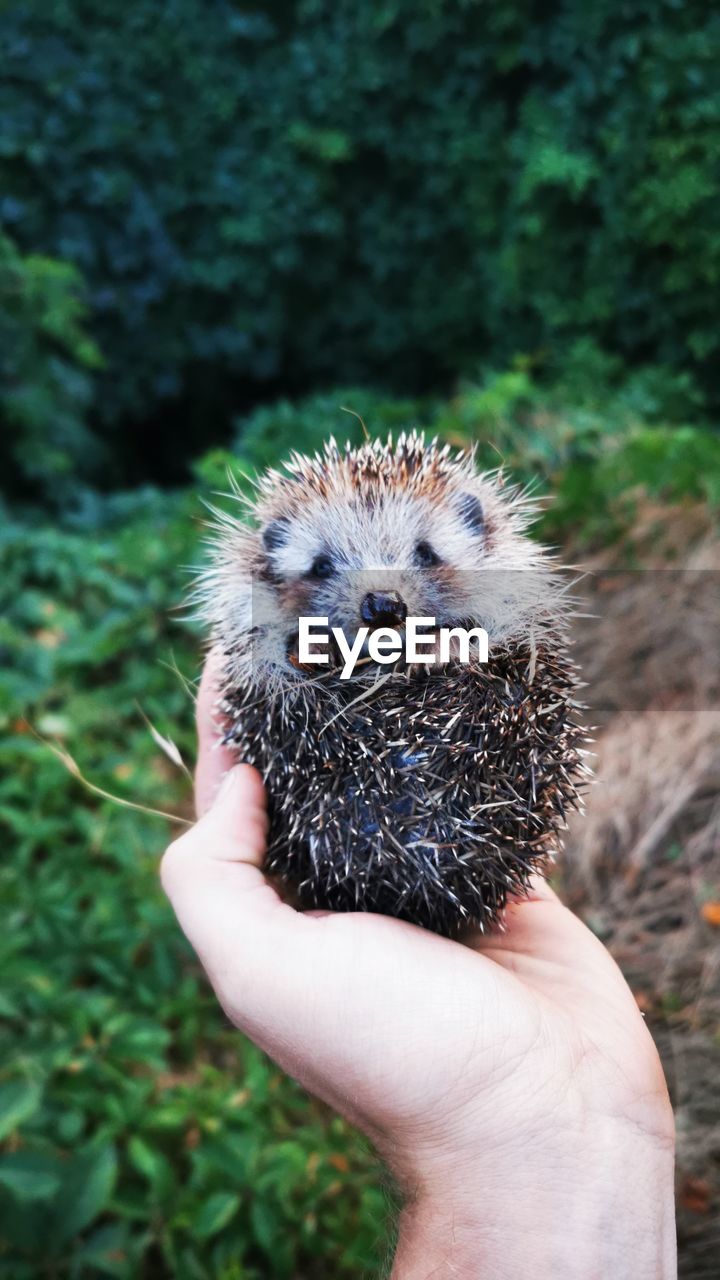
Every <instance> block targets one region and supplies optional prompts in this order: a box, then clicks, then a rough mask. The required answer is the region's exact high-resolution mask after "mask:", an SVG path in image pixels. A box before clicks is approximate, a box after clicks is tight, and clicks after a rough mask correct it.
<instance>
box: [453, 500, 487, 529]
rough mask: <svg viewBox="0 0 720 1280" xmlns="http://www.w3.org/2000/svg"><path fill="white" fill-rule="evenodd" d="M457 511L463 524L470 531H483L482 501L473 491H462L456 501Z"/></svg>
mask: <svg viewBox="0 0 720 1280" xmlns="http://www.w3.org/2000/svg"><path fill="white" fill-rule="evenodd" d="M457 513H458V515H459V516H460V519H461V520H462V522H463V524H464V525H466V527H467V528H468V529H469V530H470V532H471V533H474V534H481V533H483V532H484V531H485V515H484V512H483V509H482V503H481V502H480V499H479V498H476V497H475V494H474V493H462V494H461V495H460V498H459V499H458V503H457Z"/></svg>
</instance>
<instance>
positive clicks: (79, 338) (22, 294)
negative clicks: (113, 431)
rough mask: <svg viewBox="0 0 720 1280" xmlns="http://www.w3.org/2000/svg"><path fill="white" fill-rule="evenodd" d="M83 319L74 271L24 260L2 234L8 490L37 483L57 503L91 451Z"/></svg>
mask: <svg viewBox="0 0 720 1280" xmlns="http://www.w3.org/2000/svg"><path fill="white" fill-rule="evenodd" d="M86 318H87V316H86V308H85V304H84V302H83V299H82V292H81V279H80V274H79V272H78V271H77V270H76V268H74V267H72V266H69V265H68V264H67V263H62V262H55V261H54V260H53V259H51V258H45V257H41V256H39V255H37V254H30V255H28V256H27V257H23V256H22V255H21V254H20V252H19V251H18V249H17V248H16V246H15V245H14V244H13V243H12V241H11V240H9V239H8V237H7V236H5V235H3V234H2V232H0V420H2V421H3V430H2V432H1V433H0V470H1V471H2V473H3V474H4V476H5V482H6V484H8V482H9V483H10V486H11V487H17V486H18V485H21V483H22V482H26V483H27V482H29V481H36V482H37V481H40V482H41V483H42V484H43V485H44V486H45V488H46V490H47V491H48V492H50V493H52V495H53V497H54V498H55V499H59V500H61V499H62V498H63V496H67V495H68V494H69V493H70V492H71V491H72V489H73V488H74V487H75V486H76V484H77V480H76V476H75V474H74V468H76V467H77V466H78V465H80V464H81V463H83V459H84V464H83V465H85V466H86V469H89V468H88V463H91V462H92V455H93V453H95V454H96V455H97V448H96V446H95V445H94V444H93V440H92V437H91V436H90V435H89V433H88V431H87V428H86V421H85V419H86V413H87V410H88V406H89V403H90V401H91V398H92V389H93V382H92V374H93V372H94V371H95V370H97V369H98V368H99V367H100V365H101V363H102V362H101V358H100V353H99V351H98V349H97V347H96V345H95V343H94V342H92V341H91V339H90V338H89V337H88V336H87V333H86V328H85V322H86ZM88 454H89V456H88ZM13 482H14V483H13Z"/></svg>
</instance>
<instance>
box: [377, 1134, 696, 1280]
mask: <svg viewBox="0 0 720 1280" xmlns="http://www.w3.org/2000/svg"><path fill="white" fill-rule="evenodd" d="M553 1145H554V1150H553V1151H552V1152H551V1153H549V1152H548V1149H547V1144H546V1145H545V1146H544V1148H543V1161H542V1165H538V1164H537V1163H536V1162H535V1160H534V1159H533V1151H532V1147H533V1142H532V1135H528V1143H527V1147H526V1148H524V1149H522V1150H519V1151H518V1152H516V1153H515V1156H514V1158H513V1157H512V1156H510V1158H508V1156H509V1153H505V1154H504V1155H503V1156H502V1157H501V1158H497V1159H493V1157H492V1155H490V1156H489V1157H487V1158H486V1160H485V1161H484V1164H485V1166H486V1172H483V1170H482V1168H475V1169H469V1170H466V1174H465V1176H464V1177H462V1176H461V1177H458V1170H454V1171H453V1170H451V1169H450V1167H449V1166H448V1167H446V1168H445V1169H444V1171H442V1173H441V1166H438V1167H436V1168H434V1169H433V1171H432V1173H431V1174H429V1175H428V1176H427V1177H426V1178H425V1179H423V1180H421V1181H420V1182H419V1183H418V1186H417V1190H416V1192H415V1193H414V1194H413V1195H410V1196H409V1197H408V1199H407V1203H406V1205H405V1208H404V1209H403V1212H402V1214H401V1217H400V1222H399V1238H398V1247H397V1252H396V1256H395V1263H394V1267H393V1271H392V1280H426V1277H428V1276H430V1275H432V1276H435V1275H437V1276H438V1277H440V1276H443V1275H448V1276H452V1277H453V1280H485V1277H488V1280H489V1278H492V1280H516V1278H517V1276H520V1275H531V1276H533V1277H537V1280H545V1277H547V1280H550V1278H551V1277H552V1280H675V1277H676V1275H677V1269H676V1248H675V1215H674V1190H673V1142H672V1136H671V1134H670V1133H667V1134H665V1136H664V1137H662V1138H661V1137H659V1136H658V1135H655V1134H653V1135H645V1134H637V1133H632V1132H628V1131H627V1130H626V1129H625V1128H624V1126H623V1125H622V1124H620V1123H619V1122H612V1121H605V1122H604V1123H602V1124H600V1125H599V1126H595V1127H594V1128H593V1129H592V1130H590V1129H589V1130H588V1131H586V1132H583V1134H582V1135H581V1141H578V1140H577V1137H575V1138H568V1136H567V1135H565V1134H558V1135H557V1142H556V1143H554V1144H553Z"/></svg>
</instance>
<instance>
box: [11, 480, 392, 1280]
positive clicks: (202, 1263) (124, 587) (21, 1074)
mask: <svg viewBox="0 0 720 1280" xmlns="http://www.w3.org/2000/svg"><path fill="white" fill-rule="evenodd" d="M200 511H201V508H200V507H199V504H198V502H197V500H196V499H195V497H194V496H193V497H192V498H185V497H182V496H181V497H175V498H163V497H162V495H160V494H158V493H151V492H146V493H145V494H144V495H140V496H139V497H136V498H133V499H131V500H125V501H120V500H113V501H112V502H110V503H108V504H107V509H105V510H104V511H102V512H100V513H97V512H96V513H95V515H96V516H97V515H98V514H100V515H102V516H103V518H104V519H103V522H102V523H101V524H100V525H96V526H95V527H92V526H88V527H87V528H84V529H78V530H77V531H71V530H58V529H53V528H49V527H38V528H35V527H29V526H23V525H20V524H16V523H12V522H10V521H6V523H5V524H4V526H3V529H2V532H1V533H0V581H1V582H2V609H1V610H0V616H1V619H2V620H1V621H0V649H1V650H2V658H3V661H2V675H1V676H0V830H2V832H3V841H4V847H5V848H7V845H8V843H9V844H10V845H11V847H12V850H13V855H12V858H4V859H3V866H2V869H0V898H1V899H2V902H3V915H4V921H5V924H4V928H3V933H2V938H0V967H1V968H2V973H3V984H2V993H0V1062H1V1063H2V1068H1V1069H0V1241H2V1244H1V1245H0V1276H2V1277H7V1280H41V1278H43V1277H45V1278H46V1280H60V1278H63V1280H64V1278H67V1280H70V1278H71V1277H72V1280H86V1278H87V1280H90V1278H91V1277H92V1278H95V1277H99V1276H106V1275H107V1276H116V1277H122V1278H127V1280H140V1278H141V1277H147V1280H159V1277H168V1280H170V1278H172V1280H264V1277H266V1276H268V1275H270V1274H272V1275H273V1276H277V1277H278V1278H279V1280H280V1278H281V1277H287V1278H288V1280H289V1278H290V1277H293V1276H298V1275H302V1276H303V1277H308V1280H310V1278H311V1277H315V1278H316V1280H325V1277H327V1276H329V1275H333V1276H338V1277H341V1276H359V1275H360V1274H362V1273H363V1272H364V1273H366V1274H367V1273H368V1272H369V1271H373V1270H374V1269H375V1267H376V1265H377V1258H378V1249H379V1248H381V1247H382V1241H383V1239H384V1234H385V1228H386V1219H387V1215H388V1207H387V1205H386V1200H385V1196H384V1193H383V1190H382V1188H381V1185H380V1183H379V1180H378V1177H377V1171H376V1166H375V1162H374V1160H373V1159H372V1157H371V1156H370V1155H369V1153H368V1152H367V1150H366V1148H365V1145H364V1144H363V1143H361V1142H359V1141H358V1140H357V1139H354V1138H353V1135H352V1134H351V1133H350V1131H349V1129H348V1127H347V1126H346V1125H345V1124H343V1123H342V1122H341V1121H340V1120H338V1119H335V1118H333V1117H330V1116H328V1114H327V1113H326V1112H325V1111H324V1110H323V1109H322V1108H321V1107H319V1106H316V1105H315V1104H314V1103H313V1102H311V1101H310V1100H309V1099H308V1098H307V1097H305V1095H303V1094H302V1092H301V1091H300V1090H299V1089H297V1088H296V1087H295V1086H294V1085H292V1084H291V1083H290V1082H289V1081H287V1080H285V1079H283V1078H282V1077H281V1076H280V1074H279V1072H278V1071H277V1070H276V1069H275V1068H274V1067H273V1066H272V1065H271V1064H270V1063H269V1062H268V1061H267V1060H266V1059H265V1058H264V1057H263V1056H262V1055H261V1054H260V1053H259V1052H258V1051H257V1050H255V1049H254V1048H253V1047H252V1046H251V1045H249V1044H248V1043H247V1042H245V1041H243V1040H242V1038H241V1037H240V1036H239V1035H238V1034H237V1033H236V1032H235V1031H234V1030H233V1029H232V1028H231V1027H230V1026H229V1024H227V1023H226V1021H225V1019H224V1016H223V1014H222V1012H221V1011H220V1010H219V1008H218V1007H217V1005H216V1002H215V1000H214V999H213V997H212V995H211V993H210V991H209V988H208V987H207V984H206V983H205V981H204V980H203V979H202V977H201V974H200V972H199V969H198V965H197V963H196V962H195V960H194V958H193V957H192V955H191V953H190V951H189V948H188V947H187V946H186V944H185V943H184V941H183V939H182V937H181V935H180V933H179V930H178V928H177V925H176V922H175V920H174V918H173V915H172V912H171V910H170V908H169V906H168V904H167V902H166V901H165V900H164V899H163V896H162V894H161V892H160V889H159V885H158V879H157V864H158V858H159V854H160V852H161V850H162V849H163V847H164V846H165V844H166V843H167V842H168V840H169V838H170V836H171V834H172V830H173V828H172V824H170V823H169V822H166V821H163V820H162V819H159V818H156V817H152V816H150V815H148V814H145V813H142V812H138V811H136V810H134V809H128V808H122V807H119V806H118V805H117V804H114V803H112V802H110V801H107V800H103V799H101V798H100V797H99V796H98V795H97V794H95V793H89V792H87V791H86V790H85V789H84V788H83V786H82V784H81V783H80V781H79V780H78V779H76V778H75V777H73V776H72V774H71V773H69V772H68V771H67V769H66V768H65V766H64V765H63V763H62V762H61V760H59V759H58V758H57V757H56V756H55V755H54V754H53V753H52V751H51V750H50V748H49V746H47V745H46V742H50V743H52V744H54V745H55V746H57V747H58V748H59V749H60V750H62V751H64V752H69V753H70V755H71V756H72V757H73V759H75V760H77V762H78V764H79V766H80V768H81V769H82V770H83V772H84V774H86V775H87V777H88V778H89V779H90V780H91V782H92V783H93V785H94V786H97V787H100V788H103V789H105V790H107V791H109V792H112V793H113V794H114V795H117V796H119V797H120V798H121V799H124V800H127V801H130V802H132V803H139V804H144V805H149V806H152V807H154V808H162V809H166V810H169V811H170V812H175V813H178V814H180V815H183V816H185V817H188V816H189V815H190V813H191V803H190V786H189V783H188V781H187V779H186V778H185V776H184V775H183V773H182V772H181V771H180V770H177V769H175V768H174V766H173V765H172V764H171V762H170V761H169V760H168V759H167V757H166V756H165V754H164V753H163V751H162V750H161V749H160V748H159V746H158V745H157V742H156V740H155V739H153V737H152V736H151V734H150V732H149V730H148V728H147V725H146V722H145V720H144V719H143V716H146V717H147V718H148V720H149V721H150V722H151V723H152V725H153V726H154V727H155V728H156V730H157V731H158V732H160V733H162V734H163V735H166V736H167V737H169V738H171V739H172V740H173V741H174V742H175V743H176V745H177V746H178V748H179V749H180V751H181V752H182V754H183V756H184V757H185V758H186V759H187V760H189V761H192V758H193V752H194V733H193V708H192V689H190V690H188V688H187V686H186V683H185V682H186V680H187V679H189V680H192V679H194V677H195V674H196V671H197V666H198V662H199V653H198V650H199V646H198V643H197V639H196V637H194V636H193V634H192V632H191V631H190V630H189V629H188V627H187V626H182V625H179V624H178V622H177V620H175V621H173V620H172V614H171V610H172V608H173V606H174V605H175V604H177V602H178V601H179V600H180V599H181V598H182V594H183V592H184V590H185V588H186V585H187V583H186V575H185V574H184V573H183V572H182V571H181V570H180V568H179V566H180V565H182V564H183V563H189V562H191V561H192V560H193V559H194V558H195V557H196V556H197V554H198V552H197V542H198V534H199V528H198V516H199V513H200ZM176 668H179V670H180V672H182V675H180V676H179V675H178V674H177V670H176ZM36 733H38V734H40V735H41V736H42V738H43V739H44V740H45V741H39V740H38V739H37V737H36V736H35V735H36ZM176 830H177V829H176Z"/></svg>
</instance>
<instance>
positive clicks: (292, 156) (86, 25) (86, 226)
mask: <svg viewBox="0 0 720 1280" xmlns="http://www.w3.org/2000/svg"><path fill="white" fill-rule="evenodd" d="M0 39H1V40H2V47H3V50H4V59H5V67H6V72H7V74H6V76H5V77H4V79H3V84H2V86H1V87H0V113H1V114H2V119H3V139H2V145H1V146H0V189H1V190H2V192H3V196H2V199H1V200H0V218H1V219H2V221H3V222H4V224H5V225H6V226H7V227H8V228H9V229H10V230H11V232H12V234H13V235H14V236H15V237H16V239H17V241H18V243H19V244H20V245H21V246H22V249H23V252H33V253H42V254H46V255H50V256H52V257H53V258H59V259H61V260H63V261H67V262H69V263H72V264H74V266H75V267H77V268H78V269H80V270H81V271H82V272H83V275H84V276H85V278H86V279H87V281H88V283H89V288H90V294H89V297H90V303H91V308H92V328H93V333H94V334H95V335H96V337H97V340H98V342H99V344H100V347H101V349H102V350H103V352H104V353H105V356H106V359H107V367H106V370H105V373H104V375H103V377H102V379H101V380H100V382H99V384H98V394H97V397H96V399H95V403H94V419H95V421H96V423H97V424H98V426H99V429H102V430H103V431H104V432H107V431H109V430H110V428H111V427H113V426H114V429H115V431H116V442H115V453H116V460H117V462H118V465H119V470H120V472H121V473H122V465H123V454H124V453H125V454H127V453H128V451H130V452H131V451H132V450H133V449H134V451H135V456H134V463H135V465H136V466H141V464H142V460H143V458H145V459H146V458H147V456H148V454H149V452H150V451H151V450H152V441H153V438H155V437H159V438H161V440H162V445H163V448H164V450H165V451H166V452H169V453H172V454H173V456H174V455H175V454H177V452H178V451H180V452H182V450H183V439H182V433H183V432H184V433H185V436H186V438H187V441H188V443H187V444H186V446H185V456H187V454H188V453H189V452H190V448H191V447H195V446H196V445H197V442H198V439H199V436H200V434H201V433H202V432H204V431H206V424H207V422H208V421H212V420H214V419H217V420H218V421H219V422H222V421H227V420H228V419H229V417H230V416H231V415H232V414H233V412H236V410H237V404H236V398H237V395H238V392H239V391H240V392H241V393H242V394H246V393H247V388H248V385H251V386H252V385H254V386H255V387H256V388H257V387H258V386H261V385H268V384H269V385H271V386H272V387H275V386H277V385H278V384H279V385H281V386H285V387H290V388H293V387H297V386H303V387H308V386H328V385H336V384H337V383H338V382H348V381H351V382H353V381H359V382H361V383H368V382H371V381H374V382H375V383H376V384H377V383H379V384H381V385H385V386H388V387H390V388H392V389H394V390H395V391H397V390H398V388H405V389H410V390H412V391H414V392H417V391H418V390H426V389H429V388H433V387H434V388H437V387H438V386H441V385H442V384H443V383H445V382H447V381H448V380H450V379H452V378H453V377H454V376H455V375H456V374H457V373H458V372H460V373H463V374H465V375H471V376H472V375H475V374H476V373H477V365H478V361H480V362H481V363H482V365H483V367H485V366H487V367H488V368H502V367H504V366H505V365H506V364H507V363H508V362H509V361H511V360H512V359H513V358H514V357H515V356H516V355H517V354H518V353H529V354H530V355H531V357H532V359H533V360H534V361H535V363H536V364H537V366H538V367H541V368H544V369H545V370H546V371H547V372H548V374H552V373H553V371H555V372H557V371H558V370H560V369H561V368H562V366H563V363H564V361H565V357H566V354H567V353H568V351H570V350H571V349H572V348H573V347H574V346H575V344H577V342H578V341H580V342H583V341H586V340H587V339H592V341H593V342H594V343H595V345H596V347H597V349H598V350H600V351H601V352H603V353H604V354H605V355H606V356H609V357H620V358H621V361H623V362H631V363H632V364H633V365H634V366H639V365H646V364H649V365H653V366H656V367H657V366H663V367H666V368H667V369H669V370H670V371H672V372H673V374H675V375H683V376H684V378H685V388H686V391H687V392H688V393H689V394H690V395H691V396H692V395H694V394H695V392H694V390H693V388H697V387H699V388H700V389H701V391H702V392H703V393H704V394H705V395H706V396H709V397H710V399H711V401H712V402H713V403H714V404H715V405H717V403H718V399H719V393H720V383H719V382H718V372H717V371H718V368H719V367H720V364H719V362H718V360H717V350H718V334H717V325H716V322H715V312H716V292H717V281H718V278H719V275H720V235H719V234H718V230H717V220H716V213H715V210H716V207H717V204H718V197H719V196H720V178H719V175H718V166H717V157H718V152H719V149H720V148H719V144H720V94H719V93H718V91H717V90H718V83H717V68H718V65H720V15H718V14H717V13H716V12H715V11H714V9H713V7H712V6H709V7H708V6H701V5H699V4H697V3H689V4H680V3H678V2H677V0H660V2H659V3H649V2H648V0H643V2H642V3H638V4H635V5H630V6H628V5H627V4H625V3H623V2H622V0H600V2H599V3H596V4H593V5H588V4H587V3H585V0H563V2H562V3H559V2H558V0H554V2H553V3H550V4H546V5H542V6H538V5H529V4H527V3H525V0H502V3H499V4H496V5H493V6H490V7H489V6H487V5H483V4H478V3H465V4H455V3H453V4H450V3H444V2H441V3H434V2H433V3H430V2H429V0H428V2H424V0H423V3H420V4H418V3H410V0H392V2H390V3H385V4H383V5H381V6H380V7H378V6H376V5H357V4H351V3H348V2H347V0H340V2H339V3H338V2H337V0H336V2H334V3H332V4H331V3H327V2H326V0H302V2H301V0H298V2H297V3H292V4H290V3H283V4H280V3H277V4H273V5H270V6H267V5H265V6H262V7H259V6H256V7H255V8H253V7H250V8H248V7H247V6H245V7H244V8H243V9H240V8H238V7H237V6H236V5H234V4H232V3H229V2H226V0H218V2H217V3H213V4H206V3H201V2H200V0H171V3H169V4H168V5H166V6H165V7H164V8H163V11H162V15H159V14H158V11H157V8H156V6H154V5H151V4H149V3H148V2H147V0H140V3H134V4H132V5H126V6H118V5H117V4H115V3H112V2H111V0H97V2H96V3H94V4H92V5H88V4H87V3H85V0H62V2H61V3H57V4H53V5H48V4H47V3H44V2H43V0H25V2H24V3H23V4H18V3H15V4H12V3H11V4H8V5H5V6H3V11H2V16H0ZM679 385H680V384H679V383H678V384H677V386H678V387H679ZM169 406H170V407H172V414H170V411H169ZM685 412H687V399H685V403H684V404H683V413H685ZM164 413H165V414H166V416H167V420H164V419H163V414H164ZM133 422H136V423H138V424H141V426H142V427H143V429H144V430H143V434H142V436H141V437H138V431H139V428H138V429H137V430H135V431H133V430H132V429H131V424H132V423H133ZM178 423H179V424H180V427H181V430H179V427H178ZM171 428H172V432H173V434H168V432H169V431H170V430H171ZM148 435H149V439H148ZM216 438H220V435H219V434H218V435H217V436H216ZM125 462H127V459H125ZM158 465H160V463H158ZM125 474H127V472H126V473H125Z"/></svg>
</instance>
